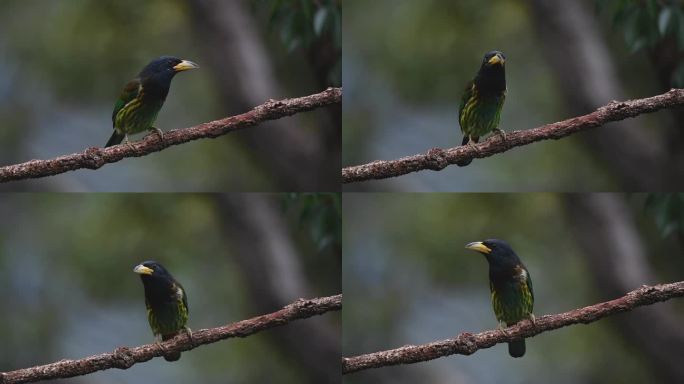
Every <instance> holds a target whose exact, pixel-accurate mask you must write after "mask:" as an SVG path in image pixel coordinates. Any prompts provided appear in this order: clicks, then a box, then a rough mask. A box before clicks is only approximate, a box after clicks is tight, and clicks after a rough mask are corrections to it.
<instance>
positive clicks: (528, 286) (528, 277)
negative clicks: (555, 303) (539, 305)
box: [525, 268, 534, 303]
mask: <svg viewBox="0 0 684 384" xmlns="http://www.w3.org/2000/svg"><path fill="white" fill-rule="evenodd" d="M525 272H527V281H526V283H527V288H529V289H530V296H532V302H533V303H534V290H533V289H532V279H531V278H530V272H528V271H527V268H525Z"/></svg>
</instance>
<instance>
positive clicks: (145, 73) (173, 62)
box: [138, 56, 199, 81]
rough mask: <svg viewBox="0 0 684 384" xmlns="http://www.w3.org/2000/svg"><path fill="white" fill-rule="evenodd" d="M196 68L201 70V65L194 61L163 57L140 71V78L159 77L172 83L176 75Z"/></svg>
mask: <svg viewBox="0 0 684 384" xmlns="http://www.w3.org/2000/svg"><path fill="white" fill-rule="evenodd" d="M196 68H199V65H197V64H195V63H193V62H192V61H189V60H181V59H179V58H177V57H173V56H162V57H160V58H158V59H155V60H152V62H150V63H149V64H147V65H146V66H145V68H143V70H142V71H140V74H139V75H138V76H139V77H140V78H141V79H143V80H144V79H148V78H150V77H157V78H168V79H169V81H170V79H171V78H173V76H175V75H176V73H178V72H183V71H187V70H190V69H196Z"/></svg>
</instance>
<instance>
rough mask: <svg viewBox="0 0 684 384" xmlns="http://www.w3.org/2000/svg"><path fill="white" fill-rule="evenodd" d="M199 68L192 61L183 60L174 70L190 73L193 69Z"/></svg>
mask: <svg viewBox="0 0 684 384" xmlns="http://www.w3.org/2000/svg"><path fill="white" fill-rule="evenodd" d="M197 68H199V65H197V64H195V63H193V62H192V61H190V60H183V61H181V62H180V63H178V64H176V66H175V67H173V70H174V71H176V72H183V71H188V70H191V69H197Z"/></svg>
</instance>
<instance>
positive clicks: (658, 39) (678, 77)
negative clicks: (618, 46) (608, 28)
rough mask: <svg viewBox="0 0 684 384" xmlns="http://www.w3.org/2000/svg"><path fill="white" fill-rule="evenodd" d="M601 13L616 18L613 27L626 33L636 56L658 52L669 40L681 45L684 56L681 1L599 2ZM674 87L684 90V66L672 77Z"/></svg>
mask: <svg viewBox="0 0 684 384" xmlns="http://www.w3.org/2000/svg"><path fill="white" fill-rule="evenodd" d="M596 5H597V8H598V10H599V11H600V12H605V13H607V14H609V15H612V21H613V24H614V25H615V26H616V27H620V28H622V30H623V34H624V40H625V43H626V44H627V47H628V48H629V50H630V51H631V52H632V53H635V52H639V51H642V50H651V49H654V48H655V47H656V46H657V45H658V44H660V43H662V42H663V41H664V40H665V39H668V38H672V39H675V40H676V42H677V45H676V47H677V48H678V53H674V54H676V55H679V56H681V55H683V54H684V3H683V2H681V1H679V0H641V1H635V0H597V2H596ZM672 85H673V86H677V87H684V62H682V63H680V64H679V65H678V66H677V69H676V70H675V72H674V73H673V75H672Z"/></svg>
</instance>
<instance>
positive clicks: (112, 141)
mask: <svg viewBox="0 0 684 384" xmlns="http://www.w3.org/2000/svg"><path fill="white" fill-rule="evenodd" d="M195 68H199V66H198V65H197V64H195V63H193V62H192V61H188V60H181V59H179V58H177V57H172V56H162V57H160V58H158V59H155V60H153V61H152V62H151V63H149V64H147V66H145V68H143V70H142V71H140V74H138V77H136V78H135V79H133V80H131V81H130V82H128V84H126V86H125V87H124V89H123V92H121V95H120V96H119V98H118V99H117V100H116V104H114V112H112V123H113V125H114V133H112V136H111V137H110V138H109V141H107V144H105V147H111V146H112V145H117V144H119V143H121V141H122V140H124V139H126V142H128V135H132V134H136V133H140V132H144V131H155V132H157V133H158V134H159V136H160V137H161V138H163V133H162V131H161V130H159V129H157V128H155V127H154V126H153V124H154V122H155V120H157V115H158V114H159V110H161V107H162V105H164V101H165V100H166V96H167V95H168V94H169V88H170V87H171V80H172V79H173V77H174V76H176V74H177V73H178V72H183V71H187V70H190V69H195Z"/></svg>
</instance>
